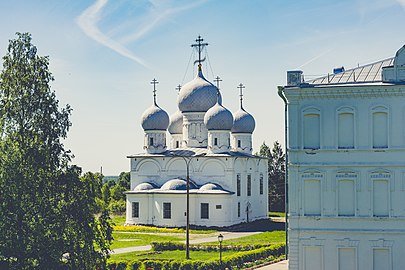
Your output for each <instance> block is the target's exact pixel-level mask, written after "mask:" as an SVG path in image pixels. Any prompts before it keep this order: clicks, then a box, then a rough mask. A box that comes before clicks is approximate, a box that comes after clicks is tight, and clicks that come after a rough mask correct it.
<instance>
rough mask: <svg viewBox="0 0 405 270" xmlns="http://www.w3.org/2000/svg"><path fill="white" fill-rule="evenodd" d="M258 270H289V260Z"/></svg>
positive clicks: (258, 269)
mask: <svg viewBox="0 0 405 270" xmlns="http://www.w3.org/2000/svg"><path fill="white" fill-rule="evenodd" d="M256 269H257V270H287V269H288V260H284V261H281V262H278V263H273V264H269V265H266V266H262V267H259V268H256Z"/></svg>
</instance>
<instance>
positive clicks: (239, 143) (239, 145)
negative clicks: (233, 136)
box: [238, 140, 242, 148]
mask: <svg viewBox="0 0 405 270" xmlns="http://www.w3.org/2000/svg"><path fill="white" fill-rule="evenodd" d="M241 145H242V144H241V142H240V140H238V147H239V148H240V147H241Z"/></svg>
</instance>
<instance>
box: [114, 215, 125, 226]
mask: <svg viewBox="0 0 405 270" xmlns="http://www.w3.org/2000/svg"><path fill="white" fill-rule="evenodd" d="M111 219H112V221H113V223H114V225H115V226H124V223H125V219H126V217H125V215H119V216H117V215H112V216H111Z"/></svg>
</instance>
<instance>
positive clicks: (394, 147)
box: [279, 47, 405, 270]
mask: <svg viewBox="0 0 405 270" xmlns="http://www.w3.org/2000/svg"><path fill="white" fill-rule="evenodd" d="M279 90H280V91H282V93H283V94H284V97H285V98H286V101H287V111H288V185H289V190H288V196H289V205H288V212H289V215H288V220H289V223H288V236H289V238H288V245H289V252H288V257H289V269H290V270H298V269H299V270H318V269H326V270H329V269H337V270H343V269H344V270H348V269H350V270H352V269H360V270H366V269H367V270H369V269H374V270H385V269H390V270H392V269H394V270H402V269H405V49H404V47H403V48H401V49H400V50H399V51H398V52H397V54H396V56H395V57H394V58H390V59H385V60H382V61H379V62H376V63H373V64H370V65H366V66H361V67H357V68H354V69H351V70H346V71H345V70H344V68H339V69H335V72H334V74H330V75H328V76H325V77H322V78H318V79H315V80H311V81H305V80H304V77H303V73H302V72H301V71H289V72H288V73H287V86H284V87H279Z"/></svg>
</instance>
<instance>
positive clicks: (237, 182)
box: [236, 174, 240, 196]
mask: <svg viewBox="0 0 405 270" xmlns="http://www.w3.org/2000/svg"><path fill="white" fill-rule="evenodd" d="M236 196H240V174H237V175H236Z"/></svg>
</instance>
